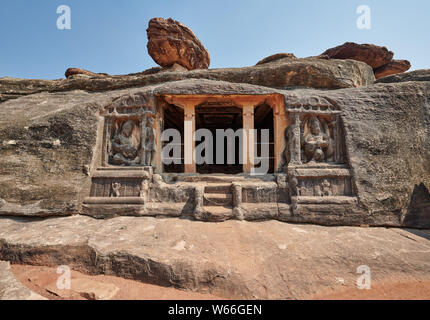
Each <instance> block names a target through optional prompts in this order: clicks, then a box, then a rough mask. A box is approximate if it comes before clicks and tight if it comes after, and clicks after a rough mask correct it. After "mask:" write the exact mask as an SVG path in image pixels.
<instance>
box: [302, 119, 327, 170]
mask: <svg viewBox="0 0 430 320" xmlns="http://www.w3.org/2000/svg"><path fill="white" fill-rule="evenodd" d="M308 123H309V132H308V133H307V134H306V135H305V137H304V141H303V147H304V155H305V158H306V162H310V161H313V162H322V161H325V160H326V158H327V154H326V153H327V150H328V149H329V146H330V143H331V141H330V137H329V135H328V134H327V133H324V132H323V131H322V129H321V122H320V120H319V119H318V118H317V117H312V118H311V119H310V120H309V122H308Z"/></svg>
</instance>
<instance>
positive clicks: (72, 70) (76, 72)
mask: <svg viewBox="0 0 430 320" xmlns="http://www.w3.org/2000/svg"><path fill="white" fill-rule="evenodd" d="M64 75H65V76H66V78H70V77H71V76H75V75H86V76H91V77H100V76H107V74H106V73H94V72H91V71H88V70H84V69H79V68H69V69H67V70H66V72H65V74H64Z"/></svg>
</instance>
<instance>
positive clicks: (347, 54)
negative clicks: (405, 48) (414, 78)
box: [318, 42, 411, 79]
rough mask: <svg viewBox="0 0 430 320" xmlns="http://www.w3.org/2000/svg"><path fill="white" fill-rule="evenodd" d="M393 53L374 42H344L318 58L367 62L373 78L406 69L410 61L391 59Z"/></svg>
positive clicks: (409, 65)
mask: <svg viewBox="0 0 430 320" xmlns="http://www.w3.org/2000/svg"><path fill="white" fill-rule="evenodd" d="M393 56H394V53H393V52H391V51H388V49H387V48H386V47H381V46H377V45H374V44H357V43H353V42H346V43H344V44H342V45H340V46H337V47H335V48H331V49H328V50H326V51H325V52H324V53H322V54H321V55H320V56H318V57H319V58H320V59H352V60H356V61H362V62H364V63H367V64H368V65H369V66H371V67H372V68H373V71H374V73H375V78H376V79H379V78H382V77H385V76H389V75H393V74H397V73H403V72H405V71H408V70H409V69H410V67H411V63H410V62H409V61H407V60H393Z"/></svg>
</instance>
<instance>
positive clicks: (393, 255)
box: [0, 216, 430, 299]
mask: <svg viewBox="0 0 430 320" xmlns="http://www.w3.org/2000/svg"><path fill="white" fill-rule="evenodd" d="M0 260H5V261H10V262H12V263H19V264H32V265H45V266H51V267H57V266H59V265H64V264H65V265H69V266H70V267H71V268H72V269H74V270H77V271H81V272H84V273H88V274H106V275H116V276H120V277H124V278H128V279H135V280H139V281H143V282H147V283H152V284H158V285H162V286H174V287H176V288H180V289H184V290H189V291H197V292H202V293H208V292H210V293H212V294H214V295H217V296H222V297H226V298H244V299H301V298H307V297H310V296H312V295H313V294H315V293H318V292H320V291H321V290H330V288H332V289H336V288H338V287H340V286H346V287H350V288H353V287H355V285H356V281H357V278H358V277H359V274H357V273H356V271H357V268H358V267H359V266H361V265H367V266H369V267H370V270H371V277H372V280H375V281H380V280H395V281H399V280H410V281H420V280H428V279H430V271H429V270H430V230H412V229H397V228H392V229H389V228H358V227H323V226H316V225H304V224H289V223H283V222H279V221H265V222H248V221H236V220H230V221H226V222H222V223H205V222H200V221H192V220H189V219H186V218H181V219H179V218H163V219H161V218H159V219H157V218H152V217H138V218H136V217H118V218H113V219H108V220H97V219H94V218H90V217H85V216H72V217H66V218H54V219H47V220H28V219H17V218H13V219H12V218H2V219H0Z"/></svg>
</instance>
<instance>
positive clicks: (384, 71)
mask: <svg viewBox="0 0 430 320" xmlns="http://www.w3.org/2000/svg"><path fill="white" fill-rule="evenodd" d="M410 68H411V63H410V62H409V61H408V60H392V61H390V62H389V63H388V64H386V65H384V66H382V67H379V68H376V69H375V70H373V71H374V73H375V78H376V79H379V78H382V77H386V76H390V75H393V74H398V73H403V72H406V71H408V70H409V69H410Z"/></svg>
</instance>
